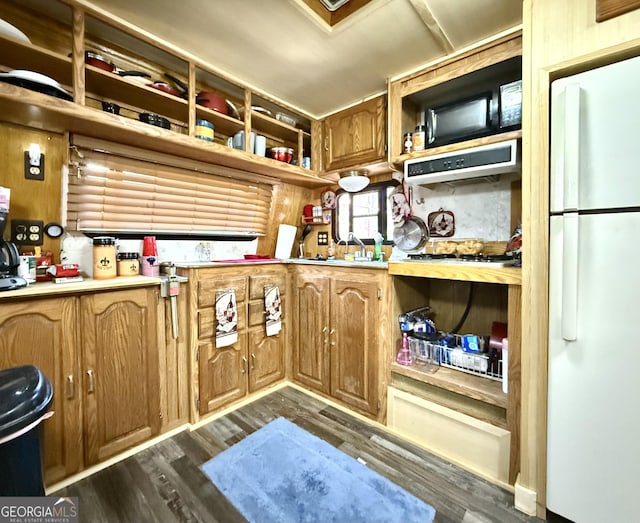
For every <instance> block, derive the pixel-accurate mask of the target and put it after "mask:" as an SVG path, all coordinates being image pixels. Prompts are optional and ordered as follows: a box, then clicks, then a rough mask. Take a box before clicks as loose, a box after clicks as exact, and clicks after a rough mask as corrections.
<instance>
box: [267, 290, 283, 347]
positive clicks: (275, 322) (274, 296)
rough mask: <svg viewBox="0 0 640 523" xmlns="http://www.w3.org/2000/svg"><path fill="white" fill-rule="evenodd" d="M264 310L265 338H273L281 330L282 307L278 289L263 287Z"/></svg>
mask: <svg viewBox="0 0 640 523" xmlns="http://www.w3.org/2000/svg"><path fill="white" fill-rule="evenodd" d="M264 310H265V325H266V328H267V336H274V335H275V334H278V333H279V332H280V331H281V330H282V307H281V303H280V289H279V288H278V287H277V286H265V288H264Z"/></svg>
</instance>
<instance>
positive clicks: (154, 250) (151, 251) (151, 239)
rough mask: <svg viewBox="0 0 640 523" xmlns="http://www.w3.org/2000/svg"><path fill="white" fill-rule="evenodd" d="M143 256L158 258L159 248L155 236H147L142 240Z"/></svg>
mask: <svg viewBox="0 0 640 523" xmlns="http://www.w3.org/2000/svg"><path fill="white" fill-rule="evenodd" d="M142 256H155V257H156V258H157V257H158V246H157V244H156V237H155V236H145V237H144V239H143V240H142Z"/></svg>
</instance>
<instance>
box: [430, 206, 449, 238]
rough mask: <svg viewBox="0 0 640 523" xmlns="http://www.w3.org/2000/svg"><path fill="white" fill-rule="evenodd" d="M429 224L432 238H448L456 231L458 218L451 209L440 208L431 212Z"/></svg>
mask: <svg viewBox="0 0 640 523" xmlns="http://www.w3.org/2000/svg"><path fill="white" fill-rule="evenodd" d="M427 226H428V227H429V236H431V237H432V238H448V237H449V236H453V234H454V233H455V232H456V219H455V216H454V215H453V213H452V212H451V211H445V210H444V209H442V208H440V209H438V210H437V211H435V212H430V213H429V216H427Z"/></svg>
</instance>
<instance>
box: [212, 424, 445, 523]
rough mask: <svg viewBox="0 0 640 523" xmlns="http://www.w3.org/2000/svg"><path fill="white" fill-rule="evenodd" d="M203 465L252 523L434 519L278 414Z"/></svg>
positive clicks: (412, 498)
mask: <svg viewBox="0 0 640 523" xmlns="http://www.w3.org/2000/svg"><path fill="white" fill-rule="evenodd" d="M202 469H203V470H204V472H205V474H206V475H207V476H209V478H211V481H212V482H213V483H214V484H215V485H216V486H217V487H218V488H219V489H220V490H221V491H222V492H223V493H224V495H225V496H226V497H227V498H228V499H229V500H230V501H231V503H233V505H235V507H236V508H237V509H238V510H239V511H240V512H241V513H242V515H243V516H244V517H245V518H247V519H248V520H249V521H250V522H251V523H396V522H397V523H430V522H432V521H433V518H434V516H435V510H434V509H433V507H431V506H429V505H427V504H426V503H424V502H422V501H421V500H419V499H418V498H416V497H415V496H413V495H412V494H409V493H408V492H406V491H405V490H403V489H401V488H400V487H398V486H397V485H395V484H394V483H392V482H391V481H389V480H388V479H386V478H384V477H382V476H380V475H379V474H378V473H376V472H374V471H372V470H370V469H369V468H367V467H366V466H365V465H363V464H362V463H360V462H358V461H357V460H355V459H353V458H352V457H350V456H348V455H347V454H345V453H343V452H341V451H340V450H338V449H336V448H335V447H333V446H331V445H330V444H328V443H326V442H325V441H323V440H321V439H319V438H317V437H316V436H314V435H312V434H309V433H308V432H306V431H304V430H303V429H301V428H300V427H298V426H297V425H295V424H293V423H291V422H289V421H287V420H286V419H284V418H278V419H276V420H274V421H272V422H271V423H269V424H267V425H265V426H264V427H262V428H261V429H260V430H258V431H256V432H254V433H253V434H251V435H249V436H247V437H246V438H245V439H243V440H241V441H240V442H238V443H236V444H235V445H233V446H232V447H230V448H228V449H227V450H225V451H224V452H221V453H220V454H218V455H217V456H216V457H215V458H213V459H211V460H210V461H208V462H206V463H205V464H204V465H203V466H202Z"/></svg>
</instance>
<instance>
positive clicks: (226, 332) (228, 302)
mask: <svg viewBox="0 0 640 523" xmlns="http://www.w3.org/2000/svg"><path fill="white" fill-rule="evenodd" d="M216 320H217V322H218V323H217V325H216V348H220V347H228V346H229V345H233V344H234V343H237V341H238V309H237V307H236V291H235V289H228V290H225V291H219V292H216Z"/></svg>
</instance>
